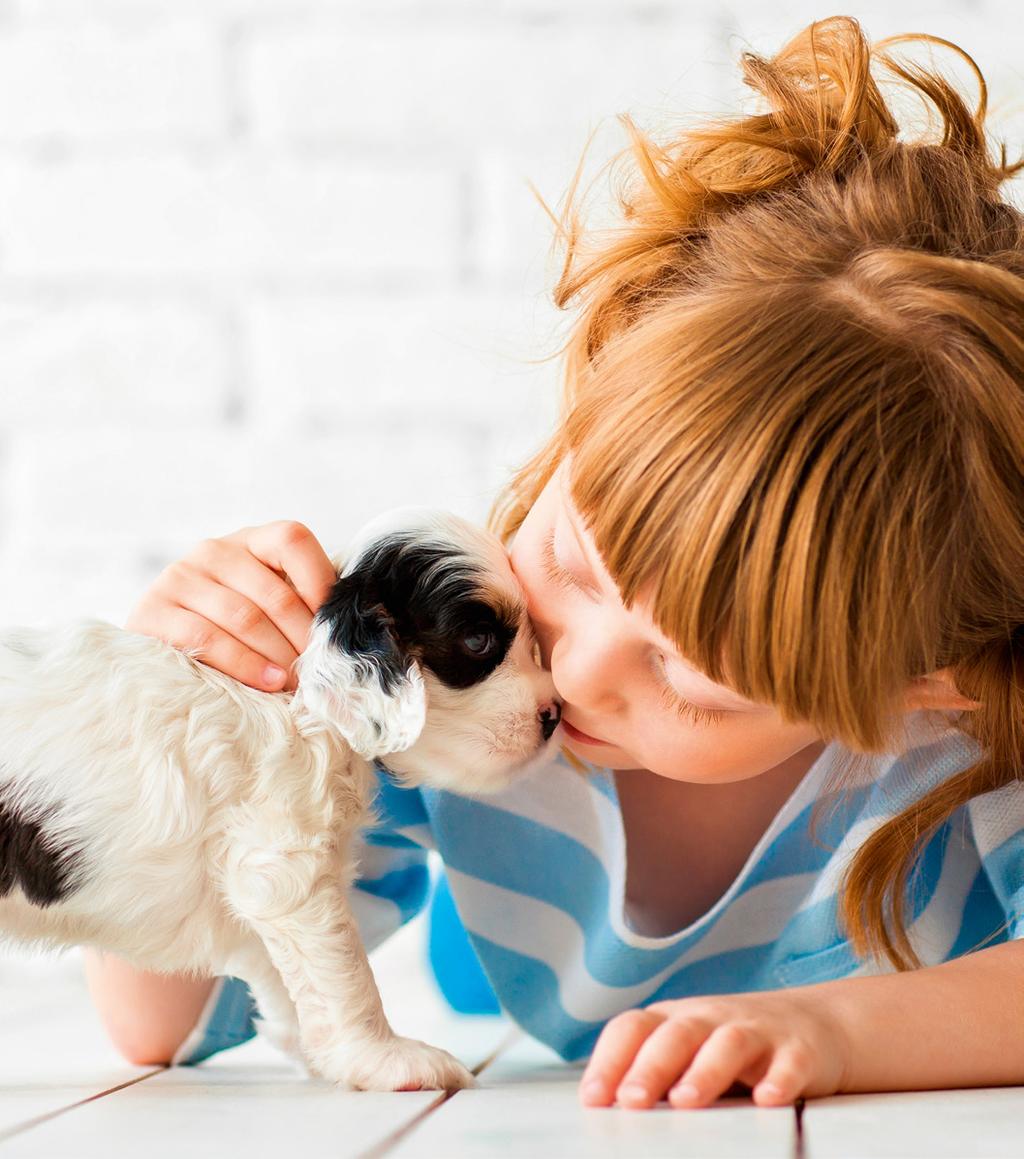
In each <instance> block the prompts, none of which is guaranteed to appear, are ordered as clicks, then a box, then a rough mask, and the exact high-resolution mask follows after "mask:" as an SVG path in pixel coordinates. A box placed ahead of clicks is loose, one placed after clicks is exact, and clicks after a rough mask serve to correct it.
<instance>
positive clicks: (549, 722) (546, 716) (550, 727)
mask: <svg viewBox="0 0 1024 1159" xmlns="http://www.w3.org/2000/svg"><path fill="white" fill-rule="evenodd" d="M561 719H562V706H561V705H560V704H548V705H545V706H544V707H543V708H542V709H541V710H540V730H541V732H542V733H543V734H544V739H545V740H550V739H551V736H552V734H553V733H554V731H555V729H556V728H558V722H559V721H560V720H561Z"/></svg>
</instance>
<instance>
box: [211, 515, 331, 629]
mask: <svg viewBox="0 0 1024 1159" xmlns="http://www.w3.org/2000/svg"><path fill="white" fill-rule="evenodd" d="M226 538H228V539H233V540H236V541H240V542H242V543H243V544H244V545H245V546H246V547H247V548H248V550H249V551H251V552H252V554H253V555H254V556H255V557H256V558H257V559H259V560H262V561H263V563H265V564H267V565H268V566H269V567H272V568H274V569H275V570H277V571H279V572H281V573H282V574H283V575H284V576H285V577H286V578H287V579H288V582H289V583H290V584H291V585H292V586H293V587H294V589H295V591H297V592H298V593H299V595H300V596H301V597H302V600H303V602H304V603H305V605H306V607H307V608H309V610H310V612H311V613H315V612H316V611H317V609H318V608H319V607H320V605H321V604H322V603H323V602H324V600H326V599H327V597H328V595H329V594H330V591H331V588H332V587H333V586H334V581H335V580H336V579H337V573H336V571H335V568H334V564H333V563H331V561H330V559H329V558H328V556H327V553H326V552H325V551H324V549H323V547H321V545H320V541H319V540H318V539H317V538H316V536H315V535H314V534H313V532H312V531H310V530H309V528H308V527H306V525H305V524H303V523H298V522H296V521H295V520H291V519H281V520H278V521H277V522H276V523H265V524H263V525H262V526H259V527H246V528H244V529H243V530H241V531H236V532H235V533H234V534H233V535H229V536H227V537H226ZM293 643H295V641H293ZM303 647H305V643H304V641H302V642H300V646H299V651H300V652H301V651H302V648H303Z"/></svg>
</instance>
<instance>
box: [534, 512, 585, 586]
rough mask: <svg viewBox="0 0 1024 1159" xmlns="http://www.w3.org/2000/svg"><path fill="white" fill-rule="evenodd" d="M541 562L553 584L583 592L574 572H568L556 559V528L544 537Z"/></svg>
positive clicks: (552, 528)
mask: <svg viewBox="0 0 1024 1159" xmlns="http://www.w3.org/2000/svg"><path fill="white" fill-rule="evenodd" d="M540 557H541V562H542V563H543V565H544V574H545V575H546V576H547V577H548V579H549V580H551V582H552V583H553V584H556V585H557V586H558V587H560V588H566V589H571V590H575V591H582V587H581V585H580V583H579V581H578V580H577V579H576V577H575V576H574V575H573V574H572V572H569V571H566V570H565V568H564V567H562V565H561V564H560V563H559V562H558V560H557V559H556V558H555V528H554V525H552V527H551V530H550V531H549V532H548V534H547V535H546V536H545V537H544V542H543V543H542V544H541V549H540Z"/></svg>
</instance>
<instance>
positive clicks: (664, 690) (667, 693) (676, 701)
mask: <svg viewBox="0 0 1024 1159" xmlns="http://www.w3.org/2000/svg"><path fill="white" fill-rule="evenodd" d="M654 667H655V670H656V671H657V673H658V681H659V683H660V684H661V703H662V704H663V705H664V706H665V708H668V709H672V710H674V711H675V712H676V713H678V715H679V716H683V717H686V719H688V720H692V721H693V723H694V724H721V723H722V721H723V720H724V719H725V717H726V716H728V712H727V711H726V710H725V709H724V708H723V709H715V708H701V706H700V705H699V704H691V703H690V702H689V701H688V700H686V699H685V698H684V697H682V696H680V695H679V693H678V692H676V690H675V689H674V688H673V687H672V685H671V683H669V679H668V674H667V673H666V671H665V658H664V656H661V655H660V654H659V655H658V658H657V661H656V662H655V665H654Z"/></svg>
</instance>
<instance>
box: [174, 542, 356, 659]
mask: <svg viewBox="0 0 1024 1159" xmlns="http://www.w3.org/2000/svg"><path fill="white" fill-rule="evenodd" d="M168 572H169V573H171V574H169V576H168V579H167V580H166V581H165V582H164V584H163V587H162V590H161V594H162V595H164V596H165V597H169V598H172V599H174V601H175V602H176V603H178V604H180V605H181V606H182V607H183V608H190V609H192V610H193V611H195V612H198V613H199V614H200V615H202V616H206V617H207V619H210V620H212V621H213V622H214V623H216V624H219V625H220V627H222V628H224V629H225V631H228V632H230V633H231V634H232V635H233V636H237V638H238V639H239V640H241V641H242V643H243V644H248V645H249V647H251V648H253V649H254V650H255V651H257V652H262V653H263V655H264V656H267V657H268V658H270V659H272V660H275V661H277V663H283V664H285V665H287V664H290V663H291V661H292V660H294V659H295V657H296V656H297V655H298V654H299V653H300V652H302V651H303V650H304V649H305V647H306V642H307V640H308V637H309V626H310V624H311V623H312V622H313V613H312V612H310V610H309V608H308V607H307V606H306V603H305V601H304V600H303V599H302V597H301V596H300V595H299V594H298V592H296V591H295V589H294V588H292V587H289V585H288V584H287V583H286V582H285V580H284V579H282V577H281V576H280V575H278V574H277V572H275V571H273V570H272V569H271V568H270V567H269V566H268V565H267V564H266V563H263V562H261V561H260V560H259V559H257V558H256V557H255V556H254V555H252V554H251V553H250V552H249V551H248V550H246V549H245V548H244V547H243V546H242V545H240V544H237V543H231V542H229V541H227V540H221V539H211V540H206V541H204V542H203V543H202V544H200V545H199V547H197V548H196V549H195V551H193V552H192V553H191V554H190V555H189V557H188V558H187V559H186V560H183V561H182V562H181V563H180V564H172V565H171V567H170V568H169V569H168ZM332 575H333V570H332Z"/></svg>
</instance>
